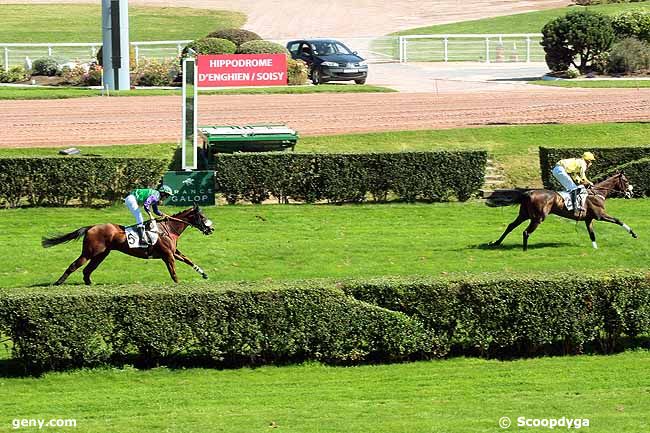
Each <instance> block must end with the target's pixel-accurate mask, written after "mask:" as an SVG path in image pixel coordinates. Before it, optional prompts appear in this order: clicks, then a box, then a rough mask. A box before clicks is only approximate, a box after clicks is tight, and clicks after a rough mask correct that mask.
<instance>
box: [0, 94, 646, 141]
mask: <svg viewBox="0 0 650 433" xmlns="http://www.w3.org/2000/svg"><path fill="white" fill-rule="evenodd" d="M199 104H200V106H199V112H200V116H199V124H200V125H212V124H235V125H243V124H248V123H256V122H257V123H269V122H270V123H273V122H280V123H286V124H288V125H289V126H290V127H293V128H294V129H296V130H297V131H298V132H299V133H300V134H301V135H330V134H344V133H361V132H374V131H397V130H416V129H445V128H456V127H471V126H481V125H491V124H530V123H549V122H553V123H594V122H625V121H646V120H649V119H650V89H558V88H543V87H539V86H521V87H520V88H518V89H516V90H513V89H509V90H507V91H500V90H499V91H492V92H475V93H472V92H469V93H467V92H456V93H446V94H440V95H436V94H435V93H388V94H385V93H384V94H380V93H378V94H305V95H218V96H214V95H211V96H200V97H199ZM0 113H2V114H1V115H0V131H1V134H0V147H37V146H68V145H106V144H135V143H161V142H177V141H178V140H179V135H180V117H181V98H180V96H160V97H159V96H150V97H111V98H105V97H93V98H80V99H67V100H36V101H0Z"/></svg>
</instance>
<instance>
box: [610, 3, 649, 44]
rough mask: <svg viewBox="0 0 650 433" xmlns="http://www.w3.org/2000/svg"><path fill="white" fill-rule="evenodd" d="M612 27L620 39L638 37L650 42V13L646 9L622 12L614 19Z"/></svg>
mask: <svg viewBox="0 0 650 433" xmlns="http://www.w3.org/2000/svg"><path fill="white" fill-rule="evenodd" d="M612 28H613V29H614V33H615V34H616V37H617V38H618V39H626V38H636V39H639V40H642V41H645V42H650V13H649V12H647V11H644V10H632V11H627V12H623V13H620V14H618V15H616V16H614V18H613V19H612Z"/></svg>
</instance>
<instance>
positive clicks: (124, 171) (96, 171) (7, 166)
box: [0, 157, 169, 207]
mask: <svg viewBox="0 0 650 433" xmlns="http://www.w3.org/2000/svg"><path fill="white" fill-rule="evenodd" d="M168 166H169V161H167V160H164V159H153V158H78V157H65V158H0V203H1V204H4V205H5V206H8V207H16V206H19V205H20V204H21V202H23V201H25V200H26V201H27V202H28V203H29V204H31V205H35V206H40V205H45V204H47V205H56V206H63V205H66V204H68V203H69V202H70V201H71V200H78V201H79V202H80V203H81V204H82V205H84V206H90V205H92V204H93V202H94V201H95V200H106V201H109V202H115V201H118V200H121V199H122V198H124V196H125V195H126V193H127V192H128V191H130V190H131V189H133V188H134V187H136V186H155V185H157V184H158V182H159V181H160V179H161V178H162V175H163V173H164V172H165V171H166V170H167V167H168Z"/></svg>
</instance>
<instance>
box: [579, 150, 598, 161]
mask: <svg viewBox="0 0 650 433" xmlns="http://www.w3.org/2000/svg"><path fill="white" fill-rule="evenodd" d="M582 159H584V160H585V161H595V160H596V157H595V156H594V154H593V153H591V152H585V153H583V154H582Z"/></svg>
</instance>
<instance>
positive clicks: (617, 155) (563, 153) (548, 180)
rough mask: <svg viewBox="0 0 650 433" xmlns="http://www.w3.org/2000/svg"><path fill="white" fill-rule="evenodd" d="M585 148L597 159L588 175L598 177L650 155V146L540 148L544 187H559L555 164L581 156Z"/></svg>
mask: <svg viewBox="0 0 650 433" xmlns="http://www.w3.org/2000/svg"><path fill="white" fill-rule="evenodd" d="M585 150H589V151H591V152H593V154H594V156H595V157H596V160H595V161H594V163H593V165H592V166H591V168H590V169H589V173H588V177H589V178H590V179H591V178H597V177H598V175H599V174H602V173H605V172H607V171H608V170H611V169H613V168H615V167H618V166H620V165H623V164H625V163H628V162H633V161H637V160H639V159H642V158H648V157H650V147H601V148H584V147H581V148H553V147H540V148H539V165H540V169H541V172H542V173H541V174H542V182H543V183H544V188H549V189H557V188H558V187H559V186H558V185H557V184H556V181H555V179H554V178H553V176H552V175H551V170H552V169H553V167H554V166H555V164H556V163H557V162H558V161H559V160H561V159H564V158H579V157H580V156H581V155H582V154H583V152H584V151H585Z"/></svg>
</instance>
